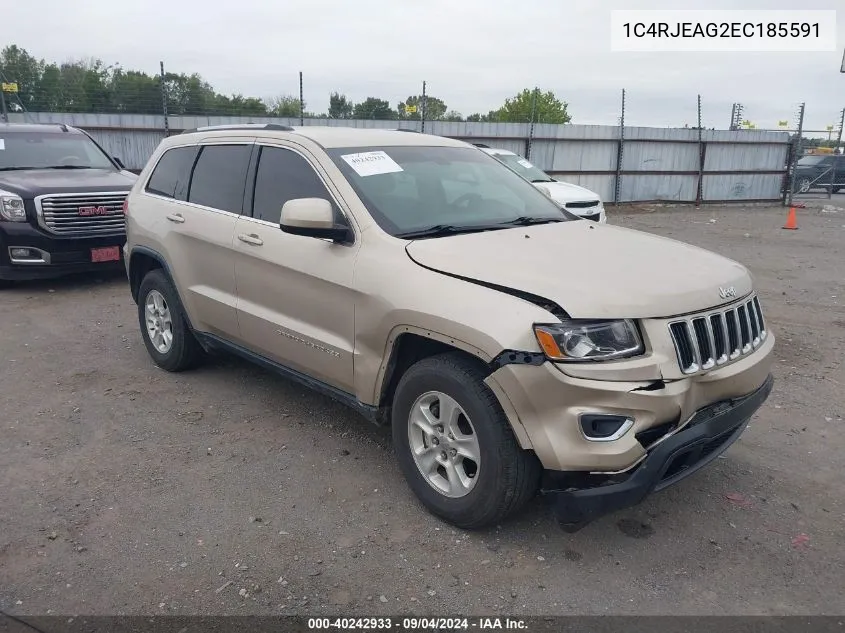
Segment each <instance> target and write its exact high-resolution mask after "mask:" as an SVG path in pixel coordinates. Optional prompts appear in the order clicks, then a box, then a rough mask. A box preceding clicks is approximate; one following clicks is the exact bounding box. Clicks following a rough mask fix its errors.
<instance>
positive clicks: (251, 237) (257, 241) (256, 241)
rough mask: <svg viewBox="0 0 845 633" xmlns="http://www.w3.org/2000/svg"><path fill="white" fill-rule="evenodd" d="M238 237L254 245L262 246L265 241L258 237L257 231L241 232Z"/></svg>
mask: <svg viewBox="0 0 845 633" xmlns="http://www.w3.org/2000/svg"><path fill="white" fill-rule="evenodd" d="M238 239H239V240H240V241H241V242H246V243H247V244H251V245H252V246H261V245H262V244H263V243H264V240H262V239H261V238H260V237H258V236H257V235H256V234H255V233H249V234H246V233H241V234H240V235H238Z"/></svg>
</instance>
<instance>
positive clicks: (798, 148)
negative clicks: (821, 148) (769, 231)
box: [787, 103, 804, 207]
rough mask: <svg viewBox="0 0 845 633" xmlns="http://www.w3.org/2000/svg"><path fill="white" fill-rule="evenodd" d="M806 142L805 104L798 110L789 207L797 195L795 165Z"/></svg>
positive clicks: (790, 178) (791, 167)
mask: <svg viewBox="0 0 845 633" xmlns="http://www.w3.org/2000/svg"><path fill="white" fill-rule="evenodd" d="M803 141H804V104H803V103H802V104H801V106H800V107H799V108H798V140H797V141H796V142H795V147H794V149H793V154H792V164H791V165H790V166H789V167H790V174H789V192H788V198H787V206H789V207H791V206H792V198H793V196H794V194H795V192H794V189H795V163H797V162H798V159H800V158H801V145H802V143H803Z"/></svg>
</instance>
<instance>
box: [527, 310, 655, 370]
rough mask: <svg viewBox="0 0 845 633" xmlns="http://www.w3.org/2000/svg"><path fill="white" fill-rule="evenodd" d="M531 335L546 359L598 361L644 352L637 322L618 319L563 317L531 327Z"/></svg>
mask: <svg viewBox="0 0 845 633" xmlns="http://www.w3.org/2000/svg"><path fill="white" fill-rule="evenodd" d="M534 335H535V336H536V337H537V342H538V343H539V344H540V347H541V348H542V350H543V352H544V353H545V354H546V357H547V358H548V359H549V360H555V361H582V362H583V361H597V360H610V359H613V358H624V357H627V356H637V355H639V354H642V353H643V351H644V349H645V348H644V346H643V341H642V338H641V337H640V332H639V330H638V329H637V326H636V324H635V323H634V322H633V321H631V320H630V319H624V320H619V321H593V320H586V319H572V320H566V321H563V322H562V323H552V324H543V325H535V326H534Z"/></svg>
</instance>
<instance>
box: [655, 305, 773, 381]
mask: <svg viewBox="0 0 845 633" xmlns="http://www.w3.org/2000/svg"><path fill="white" fill-rule="evenodd" d="M669 334H670V336H671V338H672V343H673V344H674V346H675V352H676V354H677V356H678V363H679V364H680V366H681V371H683V372H684V373H685V374H693V373H696V372H698V371H706V370H708V369H711V368H712V367H714V366H716V365H723V364H724V363H727V362H729V361H732V360H735V359H737V358H739V357H740V356H743V355H745V354H748V353H749V352H751V351H752V350H754V349H756V348H757V347H759V346H760V343H761V342H762V341H763V340H764V339H765V338H766V327H765V321H763V311H762V308H761V307H760V301H759V299H758V298H757V297H756V296H755V297H753V298H752V299H750V300H746V302H745V303H742V304H740V305H737V306H734V307H731V308H728V309H725V310H721V311H718V312H712V313H707V314H701V315H693V316H690V317H688V318H686V319H683V320H679V321H674V322H672V323H670V324H669Z"/></svg>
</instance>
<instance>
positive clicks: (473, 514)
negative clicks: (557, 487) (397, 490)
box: [392, 353, 541, 529]
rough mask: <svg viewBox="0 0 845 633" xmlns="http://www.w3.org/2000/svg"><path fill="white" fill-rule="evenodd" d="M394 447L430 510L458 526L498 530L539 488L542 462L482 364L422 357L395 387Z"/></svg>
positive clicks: (457, 356) (461, 358)
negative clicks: (516, 428)
mask: <svg viewBox="0 0 845 633" xmlns="http://www.w3.org/2000/svg"><path fill="white" fill-rule="evenodd" d="M392 425H393V445H394V448H395V451H396V456H397V459H398V461H399V466H400V468H401V469H402V472H403V474H404V475H405V479H406V480H407V482H408V485H409V486H410V487H411V489H412V490H413V491H414V494H416V496H417V497H418V498H419V499H420V501H421V502H422V503H423V505H425V506H426V508H428V510H429V511H431V512H432V513H433V514H436V515H437V516H440V517H442V518H444V519H446V520H447V521H449V522H450V523H453V524H454V525H456V526H457V527H460V528H465V529H475V528H481V527H484V526H488V525H494V524H496V523H498V522H500V521H501V520H502V519H503V518H505V517H506V516H508V515H509V514H512V513H514V512H516V511H517V510H518V509H520V508H521V507H522V506H523V505H524V504H525V503H526V502H527V501H528V500H529V499H530V498H531V497H533V496H534V495H535V494H536V492H537V489H538V487H539V479H540V470H541V468H540V464H539V462H538V460H537V458H536V457H535V456H534V455H533V453H530V452H528V451H524V450H522V449H521V448H520V447H519V444H518V443H517V441H516V438H515V437H514V434H513V431H512V430H511V428H510V424H509V423H508V420H507V418H506V417H505V414H504V412H503V411H502V408H501V406H500V405H499V402H498V400H497V399H496V396H495V395H494V394H493V392H492V391H490V389H489V388H488V387H487V386H486V385H485V384H484V374H483V372H482V371H481V369H480V367H479V366H478V364H477V362H476V361H473V360H472V359H470V358H468V357H465V356H464V355H462V354H459V353H449V354H443V355H439V356H433V357H430V358H426V359H423V360H421V361H419V362H418V363H416V364H415V365H413V366H412V367H411V368H410V369H409V370H408V371H407V372H406V373H405V375H404V376H402V379H401V380H400V381H399V385H398V386H397V388H396V393H395V395H394V399H393V411H392Z"/></svg>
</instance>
